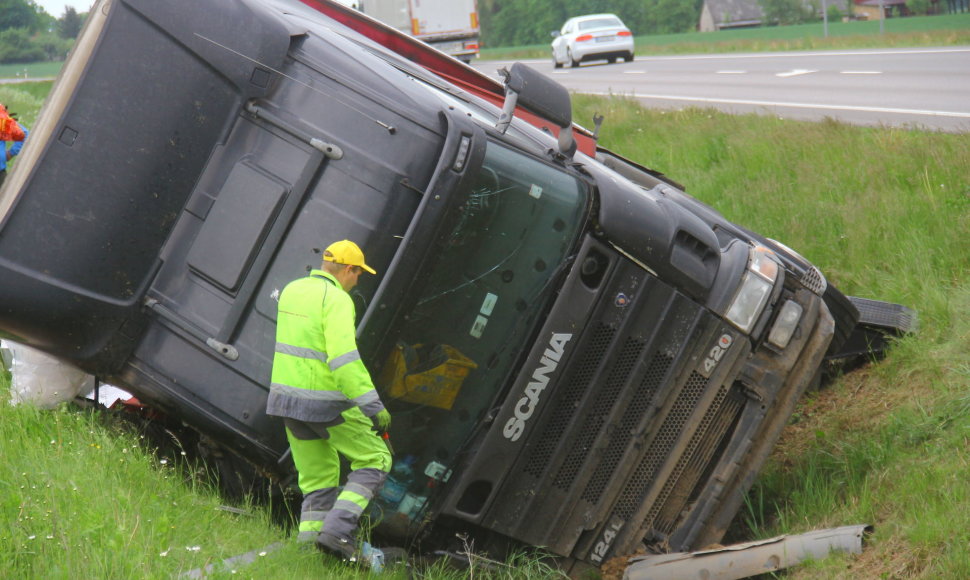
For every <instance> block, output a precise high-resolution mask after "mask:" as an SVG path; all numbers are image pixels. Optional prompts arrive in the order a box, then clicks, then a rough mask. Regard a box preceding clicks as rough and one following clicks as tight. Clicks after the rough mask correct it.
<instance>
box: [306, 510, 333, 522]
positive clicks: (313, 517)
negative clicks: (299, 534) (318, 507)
mask: <svg viewBox="0 0 970 580" xmlns="http://www.w3.org/2000/svg"><path fill="white" fill-rule="evenodd" d="M329 512H330V510H327V511H323V512H303V513H301V514H300V521H301V522H322V521H323V520H325V519H327V514H328V513H329Z"/></svg>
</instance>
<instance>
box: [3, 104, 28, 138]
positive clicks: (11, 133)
mask: <svg viewBox="0 0 970 580" xmlns="http://www.w3.org/2000/svg"><path fill="white" fill-rule="evenodd" d="M24 137H25V135H24V130H23V129H22V128H21V127H20V125H18V124H17V121H16V120H15V119H14V118H13V117H11V116H10V115H9V114H8V113H7V109H6V108H5V107H4V106H3V105H0V141H23V140H24Z"/></svg>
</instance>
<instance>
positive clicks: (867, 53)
mask: <svg viewBox="0 0 970 580" xmlns="http://www.w3.org/2000/svg"><path fill="white" fill-rule="evenodd" d="M953 52H970V48H927V49H912V50H906V49H900V50H857V51H837V52H836V51H832V52H798V51H795V52H760V53H757V52H756V53H748V54H698V55H684V56H638V57H637V61H645V60H724V59H740V58H792V57H803V56H895V55H901V54H948V53H953ZM523 62H525V61H523ZM536 62H541V61H536Z"/></svg>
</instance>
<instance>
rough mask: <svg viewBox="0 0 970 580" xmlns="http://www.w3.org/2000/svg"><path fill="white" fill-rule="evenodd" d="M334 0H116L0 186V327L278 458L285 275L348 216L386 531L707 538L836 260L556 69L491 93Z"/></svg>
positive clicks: (584, 539) (449, 535)
mask: <svg viewBox="0 0 970 580" xmlns="http://www.w3.org/2000/svg"><path fill="white" fill-rule="evenodd" d="M321 6H323V7H326V8H327V10H321V9H320V8H321ZM328 10H329V11H332V12H328ZM348 18H351V19H352V18H353V17H352V15H350V12H349V11H341V10H340V9H339V8H338V7H337V6H336V5H332V4H331V3H328V2H323V1H318V0H312V1H308V2H306V3H304V2H298V1H296V0H240V1H238V2H232V3H225V2H218V1H216V0H197V1H196V2H192V3H190V4H189V5H183V6H179V7H175V6H173V5H171V4H170V3H164V2H161V3H160V2H152V1H149V0H113V1H111V2H108V1H101V2H98V4H97V5H96V6H95V8H94V9H92V11H91V16H90V17H89V20H88V22H87V23H86V25H85V29H84V31H83V33H82V36H81V37H80V38H79V40H78V44H77V46H76V48H75V49H74V52H73V53H72V56H71V58H70V60H69V62H68V63H67V65H66V66H65V69H64V72H63V73H62V74H61V76H60V78H59V79H58V81H57V83H56V84H55V88H54V90H53V92H52V94H51V96H50V97H49V99H48V102H47V104H46V105H45V107H44V109H43V111H42V113H41V118H40V119H39V120H38V123H36V127H35V129H34V131H33V132H32V133H31V139H32V142H31V147H30V148H29V150H28V149H25V152H24V155H23V157H22V159H21V160H20V162H19V163H18V165H17V167H16V169H15V171H14V172H13V173H12V175H11V176H9V177H8V179H7V182H6V184H5V186H4V189H3V190H2V192H0V278H2V280H3V284H2V285H0V333H2V334H3V335H4V336H5V337H8V338H11V339H13V340H16V341H19V342H22V343H25V344H28V345H31V346H34V347H37V348H40V349H42V350H44V351H46V352H48V353H51V354H53V355H55V356H57V357H59V358H61V359H63V360H66V361H68V362H70V363H71V364H74V365H76V366H78V367H80V368H82V369H84V370H86V371H88V372H90V373H93V374H96V375H98V376H99V377H102V378H104V379H105V380H108V381H110V382H112V383H114V384H118V385H120V386H124V387H126V388H127V389H129V390H131V391H132V392H133V393H134V394H136V395H137V396H138V398H139V399H140V400H142V401H143V402H145V403H146V404H149V405H151V406H153V407H156V408H158V409H160V410H162V411H164V412H166V413H168V414H170V415H171V416H173V417H177V418H179V419H180V420H181V421H183V422H184V423H185V424H187V425H189V426H191V427H192V428H193V429H196V430H198V431H199V432H200V433H202V434H204V435H205V436H206V437H207V438H208V439H210V440H211V441H214V442H216V443H217V444H218V445H220V446H221V447H222V448H224V449H226V450H228V451H231V452H232V453H234V454H236V455H237V456H238V457H240V458H242V459H244V460H245V461H247V462H249V463H251V464H252V465H254V466H255V467H257V468H258V469H259V470H260V471H261V472H262V473H265V474H266V475H268V476H269V477H271V478H274V479H277V480H285V479H286V478H287V477H288V476H289V475H290V474H291V473H292V466H291V465H290V463H289V462H288V461H287V460H286V458H287V444H286V439H285V437H284V433H283V427H282V424H281V423H280V422H279V420H278V419H277V418H273V417H269V416H267V415H266V414H265V402H266V397H267V394H268V389H269V384H270V381H269V377H270V371H271V364H272V354H273V345H274V334H275V321H276V298H277V297H278V294H279V292H280V290H281V289H282V288H283V287H284V286H285V285H286V283H287V282H289V281H291V280H293V279H295V278H298V277H301V276H305V275H306V274H307V273H308V271H309V270H310V269H311V268H316V267H318V266H319V263H320V259H321V250H322V249H323V248H325V247H326V246H327V245H328V244H329V243H331V242H333V241H336V240H340V239H351V240H354V241H356V242H357V243H358V244H359V245H360V246H361V247H362V248H363V249H364V251H365V252H366V254H367V260H368V263H369V264H371V265H372V266H374V267H375V269H376V270H377V272H378V274H377V275H376V276H370V277H362V278H361V282H360V284H359V287H358V289H357V290H356V291H355V293H354V298H355V300H356V303H357V314H358V342H359V346H360V350H361V353H362V356H363V359H364V361H365V363H366V365H367V366H368V368H369V370H370V372H371V374H372V376H373V377H374V379H375V383H376V385H377V387H378V391H379V393H380V395H381V398H382V400H383V401H384V402H385V404H386V405H387V407H388V408H389V409H390V412H391V414H392V416H393V417H394V425H393V427H392V430H391V432H390V441H391V444H392V446H393V448H394V453H395V455H394V460H395V469H394V471H393V472H392V474H391V477H390V479H389V481H388V484H387V485H385V488H384V490H383V491H382V493H381V494H380V496H379V497H378V498H376V499H375V501H374V502H373V504H372V512H371V517H372V519H373V520H374V521H377V522H379V524H380V525H379V528H378V531H379V532H380V533H383V534H384V535H385V536H387V537H390V538H394V539H397V540H400V541H403V542H411V541H422V542H430V543H431V545H437V546H445V549H447V545H448V544H449V542H453V541H454V536H455V533H456V532H463V533H468V534H471V535H473V537H476V538H480V539H481V542H480V544H479V545H481V546H496V547H498V546H509V545H528V546H541V547H544V548H545V549H546V550H548V551H549V552H551V553H552V554H554V555H556V556H558V557H560V558H562V560H563V562H565V563H567V565H568V566H574V567H583V566H597V565H599V564H601V563H602V562H603V561H605V560H606V559H607V558H609V557H612V556H614V555H618V554H626V553H631V552H633V551H634V550H636V549H637V548H638V547H642V546H643V545H644V544H646V545H647V546H649V547H651V549H655V550H690V549H692V548H697V547H701V546H704V545H707V544H709V543H711V542H714V541H717V540H718V539H719V538H720V537H721V535H722V534H723V533H724V531H725V529H726V528H727V526H728V524H729V523H730V521H731V519H732V518H733V517H734V515H735V513H736V512H737V510H738V508H739V506H740V504H741V501H742V497H743V494H744V492H745V491H746V490H747V489H748V488H749V487H750V485H751V484H752V482H753V480H754V477H755V476H756V475H757V473H758V471H759V469H760V467H761V465H762V463H763V462H764V460H765V458H766V457H767V455H768V453H769V451H770V450H771V448H772V446H773V445H774V442H775V441H776V440H777V437H778V435H779V433H780V432H781V429H782V427H783V426H784V424H785V423H786V421H787V420H788V418H789V417H790V415H791V413H792V410H793V408H794V404H795V402H796V401H797V400H798V398H799V397H800V395H801V393H802V392H803V391H804V389H805V388H806V387H807V385H808V384H809V383H810V382H811V380H812V379H813V377H814V376H815V375H816V373H817V370H818V368H819V365H820V364H821V362H822V359H823V357H824V356H825V353H826V351H827V350H828V348H829V345H830V342H831V341H832V338H833V336H834V335H836V333H837V331H838V329H837V328H836V327H837V325H836V321H835V320H834V319H833V316H832V315H831V313H830V309H829V306H828V305H827V301H826V296H827V295H831V293H832V292H834V291H835V290H834V289H833V288H831V286H830V285H828V284H827V282H826V281H825V279H824V276H822V275H821V273H820V272H819V271H818V270H817V269H816V268H814V267H812V266H811V264H809V263H807V262H805V261H804V260H803V259H801V258H800V257H798V256H797V254H794V252H792V251H790V250H787V248H784V247H783V246H781V245H780V244H776V243H774V242H772V241H770V240H767V239H764V238H762V237H760V236H758V235H756V234H754V233H751V232H748V231H746V230H744V229H743V228H741V227H740V226H737V225H735V224H732V223H730V222H728V221H727V220H725V219H724V218H723V217H722V216H720V215H718V214H717V213H716V212H714V211H713V210H711V209H710V208H708V207H706V206H704V205H703V204H700V202H697V201H696V200H693V199H692V198H690V197H689V196H687V195H686V194H685V193H684V192H683V191H682V190H681V189H680V188H678V187H677V186H676V184H673V183H672V182H669V181H668V180H665V179H660V178H658V177H657V175H656V174H655V173H653V172H650V171H649V170H645V169H644V168H643V167H641V166H639V165H637V164H635V163H633V162H630V161H628V160H625V159H623V158H622V157H620V156H618V155H615V154H612V153H610V152H608V151H606V150H603V149H600V148H598V147H596V145H595V142H594V141H593V140H592V139H590V138H589V135H588V134H586V136H585V138H584V140H583V141H582V142H580V143H579V146H578V150H576V144H575V142H571V141H570V134H571V133H572V132H574V131H575V132H577V134H581V133H582V130H581V129H579V128H576V127H573V125H572V122H571V119H570V118H569V113H568V108H569V107H568V94H567V93H565V90H564V89H562V87H558V85H555V84H554V83H551V82H549V81H544V80H542V79H541V78H540V76H539V75H537V74H534V73H532V72H530V71H529V70H528V69H526V68H524V67H521V66H516V67H513V70H511V71H509V73H508V76H509V88H508V90H507V96H506V98H505V100H504V103H496V102H495V100H494V99H491V100H490V99H486V98H482V96H481V95H480V94H476V93H475V92H474V91H470V90H468V89H467V87H466V86H463V85H462V83H460V82H455V79H454V78H453V77H452V76H450V75H442V74H438V73H436V72H435V71H434V70H429V69H428V68H427V67H426V66H422V65H421V64H419V63H416V62H415V61H414V60H413V59H409V58H406V57H405V56H404V55H402V54H400V53H398V52H395V51H393V50H390V49H388V47H387V46H386V45H385V44H382V43H380V42H377V41H375V40H374V38H375V37H381V35H389V34H392V33H391V32H390V31H387V30H383V29H379V30H376V33H375V34H372V35H367V34H362V33H361V32H360V31H359V30H358V28H359V26H353V25H349V24H348V21H347V19H348ZM365 24H366V26H369V27H372V26H377V25H376V24H374V23H370V22H365ZM358 25H359V23H358ZM240 30H245V31H246V34H240V33H239V31H240ZM456 64H457V63H456ZM557 87H558V88H557ZM537 88H538V89H541V90H536V89H537ZM516 98H518V100H516ZM563 99H565V106H564V105H563ZM503 104H504V106H503ZM580 136H582V135H580ZM422 545H428V544H422Z"/></svg>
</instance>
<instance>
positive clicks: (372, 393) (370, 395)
mask: <svg viewBox="0 0 970 580" xmlns="http://www.w3.org/2000/svg"><path fill="white" fill-rule="evenodd" d="M380 400H381V397H380V395H378V394H377V391H376V390H375V389H371V390H369V391H367V392H366V393H364V394H363V395H361V396H359V397H354V398H353V399H351V401H353V402H354V404H355V405H357V406H358V407H363V406H365V405H369V404H371V403H374V402H379V401H380Z"/></svg>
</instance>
